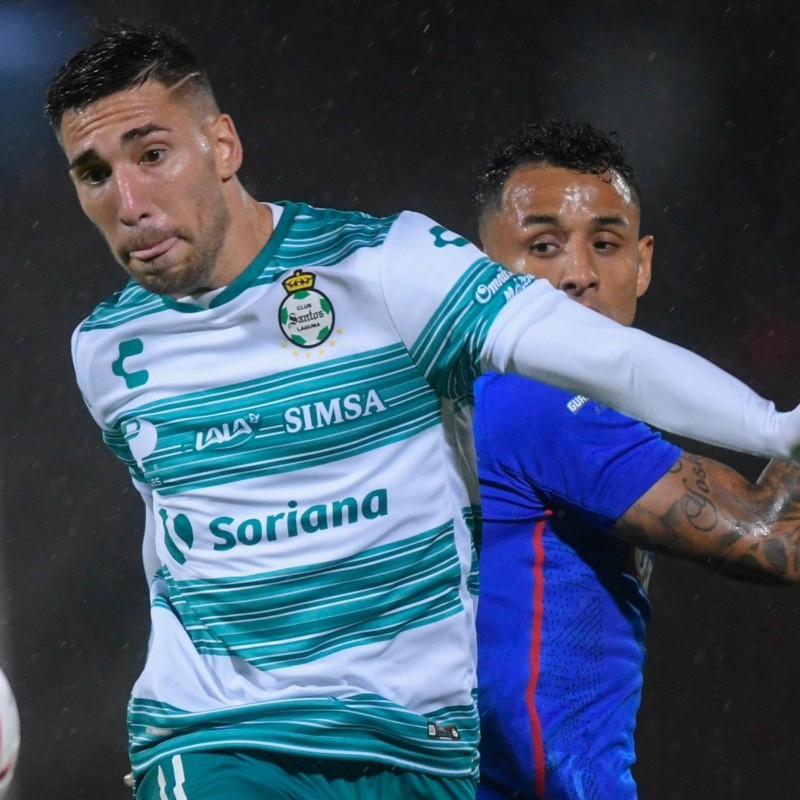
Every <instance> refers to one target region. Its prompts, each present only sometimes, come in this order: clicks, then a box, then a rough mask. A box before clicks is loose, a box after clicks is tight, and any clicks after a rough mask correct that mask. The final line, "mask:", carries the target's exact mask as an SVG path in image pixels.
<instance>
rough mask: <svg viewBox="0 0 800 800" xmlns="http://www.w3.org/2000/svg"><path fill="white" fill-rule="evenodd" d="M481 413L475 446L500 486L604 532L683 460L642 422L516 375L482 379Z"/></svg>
mask: <svg viewBox="0 0 800 800" xmlns="http://www.w3.org/2000/svg"><path fill="white" fill-rule="evenodd" d="M476 408H477V421H476V444H477V446H478V451H479V454H480V456H481V459H488V461H489V462H491V463H490V464H489V465H488V469H489V470H490V471H491V472H492V474H493V475H494V479H495V480H502V481H504V482H505V483H506V484H507V485H509V486H510V487H511V488H512V490H514V491H515V492H516V493H517V495H519V496H520V497H522V498H524V497H525V496H526V495H527V496H530V495H531V494H532V493H536V495H537V496H538V499H539V501H540V502H542V503H544V504H545V505H552V506H555V507H557V508H567V509H569V510H571V511H573V512H575V513H576V514H578V515H579V516H581V517H582V518H583V519H585V520H586V521H587V522H588V523H590V524H591V525H592V526H594V527H595V528H598V529H600V530H603V531H608V530H609V529H610V527H611V526H612V525H613V524H614V523H615V522H616V521H617V520H618V519H619V518H620V517H621V516H622V515H623V514H624V513H625V511H626V510H627V509H628V508H630V506H631V505H633V503H634V502H636V500H638V499H639V498H640V497H641V496H642V495H643V494H645V492H647V490H648V489H650V487H651V486H653V484H655V483H656V482H657V481H658V480H659V479H660V478H662V477H663V476H664V475H665V474H666V472H667V471H668V470H669V469H670V468H671V467H672V466H673V464H674V463H675V462H676V461H677V460H678V458H679V456H680V454H681V450H680V449H679V448H677V447H675V446H674V445H672V444H670V443H669V442H666V441H665V440H664V439H662V438H661V436H660V435H659V434H658V433H656V432H654V431H652V430H651V429H650V428H648V427H647V426H646V425H644V424H643V423H641V422H638V421H637V420H633V419H631V418H629V417H626V416H623V415H622V414H619V413H618V412H616V411H614V410H612V409H610V408H607V407H606V406H603V405H601V404H599V403H596V402H594V401H593V400H589V399H588V398H586V397H584V396H581V395H572V394H570V393H568V392H564V391H561V390H558V389H554V388H552V387H550V386H546V385H544V384H541V383H538V382H536V381H531V380H527V379H524V378H520V377H518V376H512V375H507V376H500V375H490V376H486V377H484V378H481V379H480V381H479V382H478V384H477V385H476ZM485 472H486V468H484V471H483V472H482V476H484V475H485ZM522 505H524V500H523V503H522Z"/></svg>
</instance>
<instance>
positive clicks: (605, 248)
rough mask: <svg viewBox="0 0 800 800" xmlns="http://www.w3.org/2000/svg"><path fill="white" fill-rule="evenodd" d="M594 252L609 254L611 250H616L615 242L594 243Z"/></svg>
mask: <svg viewBox="0 0 800 800" xmlns="http://www.w3.org/2000/svg"><path fill="white" fill-rule="evenodd" d="M594 247H595V250H599V251H600V252H601V253H610V252H611V251H612V250H616V249H617V243H616V242H595V243H594Z"/></svg>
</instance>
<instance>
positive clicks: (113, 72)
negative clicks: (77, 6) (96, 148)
mask: <svg viewBox="0 0 800 800" xmlns="http://www.w3.org/2000/svg"><path fill="white" fill-rule="evenodd" d="M97 33H98V38H97V40H96V41H95V42H94V43H92V44H90V45H89V46H88V47H86V48H84V49H83V50H81V51H79V52H78V53H76V54H75V55H73V56H72V57H71V58H70V59H69V60H68V61H67V62H66V64H64V66H62V67H61V69H60V70H59V71H58V73H57V74H56V76H55V78H53V81H52V83H51V84H50V88H49V89H48V90H47V97H46V101H45V112H46V114H47V116H48V118H49V120H50V124H51V125H52V127H53V128H54V129H55V130H56V131H58V129H59V127H60V125H61V119H62V117H63V116H64V113H65V112H66V111H69V110H79V109H82V108H85V107H86V106H88V105H90V104H91V103H94V102H96V101H97V100H102V99H103V98H104V97H108V96H109V95H111V94H114V93H115V92H120V91H123V90H125V89H133V88H135V87H137V86H141V85H142V84H143V83H144V82H145V81H147V80H150V79H152V80H156V81H158V82H159V83H161V84H163V85H164V86H166V87H167V88H171V87H172V86H175V85H176V84H178V83H180V82H181V81H185V82H186V89H187V91H188V92H193V93H194V94H195V95H202V96H203V97H204V98H205V99H206V101H207V102H209V103H211V104H212V106H214V107H216V101H215V100H214V94H213V92H212V90H211V85H210V84H209V81H208V76H207V75H206V73H205V70H204V69H203V68H202V66H201V65H200V62H199V61H198V59H197V56H196V55H195V54H194V52H193V51H192V50H191V48H190V47H189V46H188V45H187V44H186V42H185V41H184V40H183V38H182V37H181V36H180V34H179V33H178V32H177V31H175V30H173V29H172V28H169V27H166V26H163V25H147V26H144V27H137V26H135V25H131V24H129V23H127V22H116V23H114V24H113V25H110V26H106V27H100V28H98V31H97Z"/></svg>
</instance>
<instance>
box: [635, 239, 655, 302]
mask: <svg viewBox="0 0 800 800" xmlns="http://www.w3.org/2000/svg"><path fill="white" fill-rule="evenodd" d="M653 244H654V242H653V237H652V236H649V235H648V236H642V238H641V239H639V244H638V248H639V273H638V274H637V276H636V297H641V296H642V295H643V294H644V293H645V292H646V291H647V287H648V286H650V277H651V274H652V273H651V270H652V268H653Z"/></svg>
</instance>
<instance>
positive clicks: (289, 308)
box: [278, 269, 334, 347]
mask: <svg viewBox="0 0 800 800" xmlns="http://www.w3.org/2000/svg"><path fill="white" fill-rule="evenodd" d="M316 279H317V276H316V275H314V274H313V273H311V272H303V271H302V270H299V269H297V270H295V271H294V273H293V274H292V275H290V276H289V277H288V278H286V279H285V280H284V281H283V288H284V289H286V297H284V298H283V302H282V303H281V306H280V308H279V309H278V322H279V323H280V326H281V331H283V335H284V336H285V337H286V338H287V339H288V340H289V341H290V342H292V344H296V345H297V346H298V347H319V345H321V344H322V343H323V342H324V341H325V340H326V339H327V338H328V337H329V336H330V335H331V333H333V323H334V313H333V305H332V304H331V301H330V300H329V299H328V298H327V297H326V296H325V295H324V294H323V293H322V292H320V291H318V290H317V289H315V288H314V282H315V281H316Z"/></svg>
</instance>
